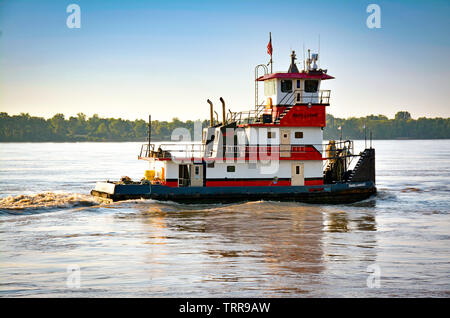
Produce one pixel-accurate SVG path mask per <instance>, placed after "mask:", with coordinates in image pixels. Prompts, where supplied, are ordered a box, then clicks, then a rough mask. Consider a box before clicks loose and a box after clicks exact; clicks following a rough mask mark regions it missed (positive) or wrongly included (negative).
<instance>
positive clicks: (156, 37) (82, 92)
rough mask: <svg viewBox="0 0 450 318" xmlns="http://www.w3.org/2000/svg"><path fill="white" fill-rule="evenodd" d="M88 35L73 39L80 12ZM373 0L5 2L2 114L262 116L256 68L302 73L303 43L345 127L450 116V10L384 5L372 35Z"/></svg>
mask: <svg viewBox="0 0 450 318" xmlns="http://www.w3.org/2000/svg"><path fill="white" fill-rule="evenodd" d="M71 3H75V4H78V5H79V6H80V8H81V28H79V29H76V28H75V29H69V28H68V27H67V25H66V20H67V17H68V16H69V15H70V13H67V12H66V8H67V6H68V5H69V4H71ZM370 3H372V2H367V1H347V2H334V1H320V2H315V3H311V2H299V1H279V2H270V1H245V2H243V1H227V2H219V1H212V2H206V1H189V2H184V1H171V2H169V3H161V2H156V1H147V2H143V1H135V0H133V1H127V2H120V1H100V0H91V1H86V0H79V1H49V0H46V1H39V3H37V2H34V1H30V0H18V1H10V0H3V1H0V32H1V33H0V68H1V70H2V72H0V92H1V94H0V111H2V112H7V113H8V114H10V115H14V114H20V113H29V114H30V115H32V116H39V117H44V118H49V117H52V116H53V115H54V114H56V113H63V114H64V115H65V116H67V117H70V116H76V114H77V113H79V112H82V113H84V114H86V115H87V116H88V117H91V116H92V115H93V114H98V115H99V116H100V117H109V118H119V117H120V118H123V119H130V120H134V119H141V118H142V119H146V118H147V116H148V114H151V115H152V119H154V120H160V121H164V120H167V121H170V120H171V119H172V118H174V117H178V118H180V119H181V120H183V121H185V120H188V119H190V120H196V119H199V118H208V116H209V106H208V104H207V103H206V100H207V99H208V98H209V99H211V100H212V101H213V103H214V105H215V107H216V108H217V109H219V107H220V102H219V97H223V98H224V99H225V101H226V103H227V108H230V109H231V110H232V111H244V110H248V109H252V108H253V107H254V67H255V66H256V65H257V64H261V63H264V64H267V62H268V61H269V56H268V54H267V49H266V46H267V43H268V37H269V36H268V35H269V32H272V45H273V59H274V71H287V69H288V67H289V63H290V58H289V55H290V51H291V50H295V51H296V53H297V57H298V60H297V65H298V66H299V67H301V60H302V51H303V44H305V48H311V49H312V51H313V52H316V51H318V38H319V35H320V67H322V68H325V69H328V74H330V75H332V76H334V77H335V79H334V80H329V81H324V83H323V85H322V88H323V89H330V90H331V101H330V103H331V106H330V107H328V108H327V112H328V113H331V114H332V115H333V116H335V117H339V118H349V117H364V116H368V115H371V114H374V115H378V114H383V115H385V116H387V117H388V118H393V117H394V115H395V113H396V112H398V111H408V112H410V113H411V116H412V117H413V118H419V117H428V118H436V117H442V118H448V117H449V116H450V107H449V103H448V100H449V99H450V91H449V90H448V87H449V86H450V85H449V84H450V81H449V75H450V60H449V59H448V56H449V53H450V37H449V36H448V30H449V29H450V20H449V19H448V16H449V15H450V4H449V3H448V2H446V1H432V2H425V1H423V2H420V1H414V2H410V1H395V2H386V1H377V2H375V3H376V4H378V5H379V6H380V8H381V28H380V29H369V28H368V27H367V25H366V19H367V17H368V16H369V15H370V13H367V12H366V8H367V6H368V5H369V4H370Z"/></svg>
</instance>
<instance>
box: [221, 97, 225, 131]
mask: <svg viewBox="0 0 450 318" xmlns="http://www.w3.org/2000/svg"><path fill="white" fill-rule="evenodd" d="M220 101H221V102H222V118H223V119H222V125H225V121H226V119H225V101H224V100H223V98H222V97H221V98H220Z"/></svg>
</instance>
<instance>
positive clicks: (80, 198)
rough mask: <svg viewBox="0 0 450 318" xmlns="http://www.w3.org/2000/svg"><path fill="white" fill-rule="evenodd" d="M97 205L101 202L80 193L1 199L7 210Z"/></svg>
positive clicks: (45, 193) (19, 196) (23, 195)
mask: <svg viewBox="0 0 450 318" xmlns="http://www.w3.org/2000/svg"><path fill="white" fill-rule="evenodd" d="M97 204H99V201H98V200H97V199H96V198H94V197H92V196H90V195H84V194H78V193H53V192H44V193H38V194H34V195H26V194H21V195H17V196H8V197H6V198H2V199H0V209H7V210H22V209H36V208H57V207H76V206H93V205H97Z"/></svg>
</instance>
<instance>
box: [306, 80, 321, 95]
mask: <svg viewBox="0 0 450 318" xmlns="http://www.w3.org/2000/svg"><path fill="white" fill-rule="evenodd" d="M311 83H315V90H311V86H309V85H310V84H311ZM304 91H305V93H317V92H318V91H319V80H314V79H308V80H305V83H304Z"/></svg>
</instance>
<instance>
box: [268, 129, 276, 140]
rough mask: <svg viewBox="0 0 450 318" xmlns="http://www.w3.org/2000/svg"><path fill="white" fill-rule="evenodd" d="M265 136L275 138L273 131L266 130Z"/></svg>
mask: <svg viewBox="0 0 450 318" xmlns="http://www.w3.org/2000/svg"><path fill="white" fill-rule="evenodd" d="M267 138H275V132H274V131H268V132H267Z"/></svg>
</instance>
